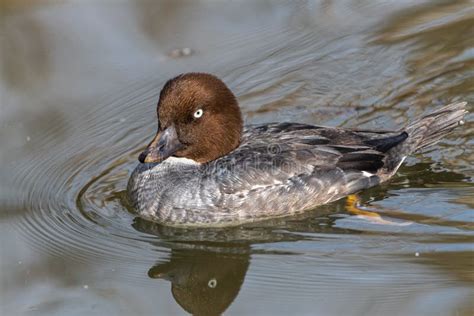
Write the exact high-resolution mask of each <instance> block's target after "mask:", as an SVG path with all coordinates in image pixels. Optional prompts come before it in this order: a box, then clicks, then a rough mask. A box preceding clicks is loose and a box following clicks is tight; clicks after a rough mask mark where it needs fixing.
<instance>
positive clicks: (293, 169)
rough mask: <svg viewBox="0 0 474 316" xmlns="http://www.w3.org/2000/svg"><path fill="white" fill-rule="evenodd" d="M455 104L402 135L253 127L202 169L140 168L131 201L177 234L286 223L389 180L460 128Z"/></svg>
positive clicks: (187, 164)
mask: <svg viewBox="0 0 474 316" xmlns="http://www.w3.org/2000/svg"><path fill="white" fill-rule="evenodd" d="M465 105H466V103H456V104H451V105H448V106H446V107H443V108H441V109H440V110H439V111H437V112H434V113H432V114H429V115H426V116H424V117H422V118H420V119H418V120H416V121H414V122H413V123H412V124H409V125H408V126H407V127H406V128H405V129H402V130H400V131H362V130H347V129H340V128H331V127H320V126H312V125H305V124H297V123H270V124H265V125H254V126H247V127H246V128H245V129H244V132H243V135H242V141H241V144H240V146H239V147H238V148H236V149H235V150H233V151H232V152H230V153H229V154H228V155H225V156H223V157H221V158H218V159H216V160H214V161H211V162H208V163H204V164H198V163H195V162H193V161H191V160H187V159H183V158H174V157H171V158H169V159H167V160H165V161H164V162H162V163H159V164H150V163H144V164H139V165H138V166H137V167H136V169H135V170H134V171H133V173H132V175H131V177H130V180H129V184H128V194H129V197H130V200H131V201H132V203H133V205H134V207H135V208H136V210H137V212H138V214H139V215H140V216H141V217H143V218H146V219H149V220H152V221H155V222H159V223H162V224H165V225H172V226H226V225H238V224H242V223H246V222H252V221H257V220H263V219H266V218H272V217H281V216H288V215H292V214H296V213H299V212H302V211H304V210H308V209H311V208H314V207H315V206H318V205H321V204H325V203H329V202H332V201H335V200H338V199H340V198H342V197H345V196H347V195H349V194H352V193H356V192H358V191H360V190H362V189H365V188H369V187H372V186H375V185H377V184H379V183H381V182H383V181H386V180H388V179H389V178H390V177H391V176H393V175H394V173H395V172H396V171H397V169H398V168H399V167H400V165H401V164H402V162H403V160H404V159H405V158H406V156H407V155H409V154H411V153H412V152H414V151H416V150H418V149H421V148H423V147H426V146H428V145H431V144H433V143H435V142H437V141H438V140H439V139H440V138H442V137H443V136H445V135H446V134H447V133H449V132H450V131H451V130H452V129H453V128H455V127H456V126H458V125H459V122H460V121H461V120H462V118H463V116H464V114H465V113H466V111H465Z"/></svg>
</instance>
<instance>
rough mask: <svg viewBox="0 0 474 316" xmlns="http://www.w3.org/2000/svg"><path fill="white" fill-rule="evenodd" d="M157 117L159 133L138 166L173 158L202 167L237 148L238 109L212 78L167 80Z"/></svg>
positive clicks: (196, 75) (196, 76)
mask: <svg viewBox="0 0 474 316" xmlns="http://www.w3.org/2000/svg"><path fill="white" fill-rule="evenodd" d="M157 113H158V132H157V134H156V136H155V138H154V139H153V141H152V142H151V143H150V144H149V145H148V147H147V148H146V149H145V151H144V152H142V153H141V154H140V157H139V158H138V159H139V160H140V162H161V161H163V160H165V159H166V158H168V157H170V156H174V157H184V158H188V159H192V160H194V161H197V162H200V163H205V162H209V161H212V160H214V159H217V158H219V157H221V156H224V155H226V154H228V153H229V152H231V151H232V150H233V149H234V148H236V147H237V146H239V144H240V137H241V134H242V115H241V113H240V109H239V105H238V104H237V100H236V99H235V96H234V94H233V93H232V92H231V91H230V90H229V88H227V86H226V85H225V84H224V83H223V82H222V81H221V80H220V79H219V78H217V77H215V76H213V75H210V74H206V73H187V74H182V75H180V76H177V77H176V78H173V79H171V80H169V81H168V82H167V83H166V84H165V85H164V87H163V89H162V90H161V93H160V99H159V101H158V106H157Z"/></svg>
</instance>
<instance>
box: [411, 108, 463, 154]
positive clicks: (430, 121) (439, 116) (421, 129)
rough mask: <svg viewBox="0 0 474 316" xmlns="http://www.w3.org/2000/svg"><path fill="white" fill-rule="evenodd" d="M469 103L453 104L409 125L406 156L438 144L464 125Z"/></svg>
mask: <svg viewBox="0 0 474 316" xmlns="http://www.w3.org/2000/svg"><path fill="white" fill-rule="evenodd" d="M466 105H467V102H457V103H451V104H449V105H446V106H443V107H442V108H441V109H439V110H438V111H435V112H433V113H430V114H428V115H424V116H422V117H420V118H418V119H417V120H415V121H413V122H411V123H410V124H408V126H406V127H405V129H404V131H405V132H407V134H408V138H407V140H406V141H405V142H403V150H402V151H404V154H405V155H409V154H411V153H413V152H415V151H418V150H421V149H423V148H425V147H427V146H430V145H433V144H435V143H437V142H438V141H439V140H440V139H441V138H443V137H444V136H446V135H447V134H449V133H450V132H451V131H452V130H453V129H455V128H456V127H457V126H459V125H462V124H464V121H463V118H464V115H466V113H467V110H466Z"/></svg>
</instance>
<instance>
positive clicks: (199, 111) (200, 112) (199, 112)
mask: <svg viewBox="0 0 474 316" xmlns="http://www.w3.org/2000/svg"><path fill="white" fill-rule="evenodd" d="M203 114H204V111H203V110H202V109H199V110H197V111H196V112H194V117H195V118H200V117H201V116H202V115H203Z"/></svg>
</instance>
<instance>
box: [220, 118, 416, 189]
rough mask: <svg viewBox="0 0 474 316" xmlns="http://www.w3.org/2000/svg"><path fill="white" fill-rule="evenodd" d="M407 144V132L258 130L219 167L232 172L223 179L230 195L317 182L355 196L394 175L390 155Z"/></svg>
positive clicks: (280, 126)
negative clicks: (224, 167) (405, 142)
mask: <svg viewBox="0 0 474 316" xmlns="http://www.w3.org/2000/svg"><path fill="white" fill-rule="evenodd" d="M406 138H407V134H406V133H405V132H392V131H368V130H348V129H340V128H330V127H322V126H313V125H306V124H299V123H271V124H265V125H255V126H249V127H247V128H246V130H245V131H244V136H243V140H242V144H241V146H240V147H239V148H237V149H236V150H234V151H233V152H232V153H231V154H230V155H228V156H226V157H223V158H221V159H219V160H218V161H217V164H216V165H215V166H219V165H220V166H226V169H227V170H225V171H224V172H221V173H220V176H221V179H222V180H223V182H222V183H223V184H224V187H225V188H226V192H229V193H236V192H242V191H249V190H253V189H255V190H258V189H264V188H269V187H276V186H279V185H280V186H286V188H287V189H291V188H295V187H298V186H311V185H315V182H316V183H317V186H318V187H324V186H338V188H339V189H341V190H339V189H338V190H336V191H344V192H349V193H352V192H355V191H358V190H360V189H363V188H365V187H369V186H373V185H375V184H378V183H379V182H380V181H381V180H385V179H382V178H383V175H385V174H388V173H391V172H392V170H391V169H393V167H392V166H388V163H389V162H390V164H391V165H393V163H392V162H391V160H392V159H388V157H389V156H390V155H389V153H388V152H389V151H390V149H392V148H394V147H396V146H397V145H398V144H400V143H402V142H403V141H404V140H405V139H406ZM398 163H399V162H398ZM229 166H231V167H230V168H229ZM230 169H232V170H230Z"/></svg>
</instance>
